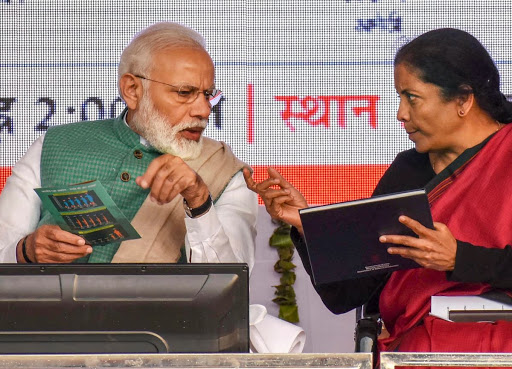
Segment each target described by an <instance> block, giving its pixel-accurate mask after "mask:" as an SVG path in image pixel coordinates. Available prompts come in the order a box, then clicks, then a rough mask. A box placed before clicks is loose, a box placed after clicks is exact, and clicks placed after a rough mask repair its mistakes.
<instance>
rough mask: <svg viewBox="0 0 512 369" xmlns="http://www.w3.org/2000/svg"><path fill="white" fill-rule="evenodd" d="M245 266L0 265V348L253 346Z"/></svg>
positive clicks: (192, 349)
mask: <svg viewBox="0 0 512 369" xmlns="http://www.w3.org/2000/svg"><path fill="white" fill-rule="evenodd" d="M248 286H249V269H248V267H247V265H246V264H186V265H183V264H92V265H90V264H82V265H79V264H65V265H62V264H60V265H57V264H45V265H41V264H40V265H9V264H3V265H1V266H0V354H6V353H9V354H24V353H34V354H35V353H39V354H45V353H169V352H172V353H195V352H197V353H199V352H205V353H211V352H248V351H249V316H248V315H249V307H248V306H249V292H248V290H249V287H248Z"/></svg>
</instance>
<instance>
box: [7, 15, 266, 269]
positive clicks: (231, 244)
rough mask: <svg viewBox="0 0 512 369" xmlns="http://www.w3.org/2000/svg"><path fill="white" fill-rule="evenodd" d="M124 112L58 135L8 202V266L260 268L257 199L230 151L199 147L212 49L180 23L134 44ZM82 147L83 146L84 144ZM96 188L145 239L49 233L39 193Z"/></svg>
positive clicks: (31, 156) (52, 133) (124, 73)
mask: <svg viewBox="0 0 512 369" xmlns="http://www.w3.org/2000/svg"><path fill="white" fill-rule="evenodd" d="M118 87H119V93H120V96H121V97H122V98H123V100H124V101H125V103H126V106H127V108H126V110H125V111H124V112H123V113H122V114H121V116H120V117H118V118H116V119H109V120H101V121H94V122H78V123H73V124H67V125H61V126H57V127H52V128H50V129H49V130H48V131H47V133H46V134H45V135H43V136H41V137H40V138H38V139H37V140H36V141H35V142H34V144H32V146H31V147H30V149H29V150H28V151H27V153H26V154H25V155H24V156H23V158H21V159H20V160H19V161H18V163H17V164H16V165H15V167H14V168H13V173H12V175H11V177H9V179H8V180H7V183H6V185H5V187H4V190H3V191H2V194H1V196H0V235H1V237H0V261H3V262H18V263H31V262H32V263H33V262H38V263H67V262H73V261H78V262H187V261H190V262H212V263H213V262H246V263H248V264H249V267H252V265H253V264H254V237H255V225H256V213H257V200H256V197H255V196H254V195H253V194H252V193H251V192H250V191H248V190H247V189H246V186H245V182H244V180H243V176H242V174H241V170H242V168H243V167H244V163H243V162H241V161H240V160H238V159H237V158H236V157H235V156H234V155H233V154H232V153H231V150H230V149H229V148H228V147H227V146H226V145H225V144H223V143H221V142H218V141H214V140H211V139H208V138H205V137H202V133H203V130H204V129H205V127H206V124H207V120H208V117H209V115H210V112H211V108H212V103H213V101H214V100H213V99H214V98H215V97H216V96H217V95H218V94H219V93H220V91H218V90H217V89H216V88H215V69H214V64H213V61H212V59H211V58H210V56H209V54H208V53H207V51H206V50H205V46H204V40H203V38H202V37H201V36H200V35H199V34H198V33H197V32H195V31H193V30H191V29H190V28H187V27H185V26H182V25H179V24H176V23H169V22H163V23H157V24H155V25H152V26H150V27H148V28H146V29H145V30H143V31H142V32H140V33H139V34H137V35H136V36H135V37H134V39H133V40H132V41H131V42H130V44H129V45H128V46H127V47H126V48H125V50H124V51H123V53H122V55H121V59H120V63H119V80H118ZM75 137H81V140H78V142H77V140H75V139H74V138H75ZM92 179H98V180H99V181H100V182H102V184H103V185H104V186H105V188H107V190H108V192H109V194H110V195H111V196H112V198H113V200H114V201H115V202H116V204H117V205H118V206H119V208H120V209H121V210H122V211H123V213H124V214H125V215H126V216H127V217H128V218H129V219H130V220H131V221H132V224H133V225H134V226H135V228H136V229H137V230H138V232H139V233H140V234H141V236H142V238H141V239H138V240H130V241H124V242H122V243H119V242H113V243H110V244H107V245H103V246H97V247H92V246H90V245H88V244H86V242H85V241H84V239H83V238H81V237H79V236H77V235H75V234H72V233H69V232H66V231H64V230H62V229H61V228H60V227H58V226H57V225H52V217H51V214H50V213H49V212H48V211H46V210H44V209H43V210H42V211H41V210H40V206H41V202H40V200H39V198H38V197H37V195H36V194H35V192H34V190H33V189H34V188H37V187H41V186H42V187H48V186H59V185H60V186H62V185H67V184H71V183H80V182H83V181H87V180H92Z"/></svg>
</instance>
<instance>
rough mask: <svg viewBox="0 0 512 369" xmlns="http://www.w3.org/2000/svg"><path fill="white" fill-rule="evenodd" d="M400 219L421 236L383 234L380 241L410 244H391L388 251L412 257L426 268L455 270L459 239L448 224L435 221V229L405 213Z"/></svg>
mask: <svg viewBox="0 0 512 369" xmlns="http://www.w3.org/2000/svg"><path fill="white" fill-rule="evenodd" d="M398 220H399V221H400V223H402V224H404V225H406V226H407V227H408V228H410V229H411V230H412V231H413V232H414V233H416V234H417V235H418V237H419V238H416V237H410V236H398V235H384V236H381V237H380V238H379V241H380V242H382V243H392V244H395V245H403V246H408V247H395V246H391V247H389V248H388V253H390V254H396V255H400V256H402V257H404V258H408V259H412V260H414V261H415V262H417V263H418V264H420V265H421V266H423V267H425V268H429V269H435V270H440V271H450V270H453V268H454V267H455V255H456V253H457V241H456V240H455V237H453V235H452V233H451V232H450V230H449V229H448V227H447V226H446V225H444V224H443V223H437V222H434V229H430V228H427V227H424V226H423V225H422V224H421V223H419V222H417V221H415V220H414V219H411V218H409V217H406V216H405V215H402V216H400V217H399V218H398Z"/></svg>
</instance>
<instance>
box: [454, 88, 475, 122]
mask: <svg viewBox="0 0 512 369" xmlns="http://www.w3.org/2000/svg"><path fill="white" fill-rule="evenodd" d="M474 103H475V95H473V90H472V88H471V87H469V86H467V92H466V93H464V94H461V95H460V96H459V97H458V98H457V109H458V110H457V114H458V115H459V117H461V118H462V117H464V116H465V115H467V114H468V113H469V112H470V110H471V109H472V108H473V104H474Z"/></svg>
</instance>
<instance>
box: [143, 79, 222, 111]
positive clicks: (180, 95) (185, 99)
mask: <svg viewBox="0 0 512 369" xmlns="http://www.w3.org/2000/svg"><path fill="white" fill-rule="evenodd" d="M134 76H135V77H137V78H141V79H145V80H148V81H151V82H156V83H161V84H162V85H166V86H169V87H172V88H173V92H176V96H177V97H176V100H177V101H178V102H180V103H182V104H191V103H193V102H194V101H196V100H197V97H198V96H199V94H203V95H204V96H205V97H206V98H207V99H208V102H209V103H210V105H211V106H215V105H216V104H217V103H218V102H219V101H220V99H221V98H222V91H221V90H219V89H216V88H209V89H208V90H200V89H198V88H197V87H195V86H189V85H182V86H176V85H171V84H170V83H165V82H160V81H156V80H154V79H151V78H147V77H143V76H139V75H137V74H134Z"/></svg>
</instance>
